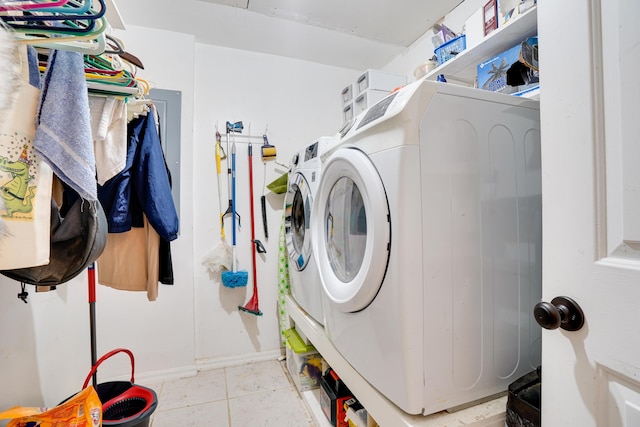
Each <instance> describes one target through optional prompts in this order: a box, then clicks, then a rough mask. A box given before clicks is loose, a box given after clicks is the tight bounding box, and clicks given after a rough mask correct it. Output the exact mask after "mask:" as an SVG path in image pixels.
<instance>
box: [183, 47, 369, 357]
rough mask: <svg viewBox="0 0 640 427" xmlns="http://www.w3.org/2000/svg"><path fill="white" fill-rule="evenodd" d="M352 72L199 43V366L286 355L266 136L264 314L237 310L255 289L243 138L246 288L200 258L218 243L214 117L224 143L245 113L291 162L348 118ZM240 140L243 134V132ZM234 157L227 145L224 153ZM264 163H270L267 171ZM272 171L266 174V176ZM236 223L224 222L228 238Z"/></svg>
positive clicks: (276, 205) (273, 167)
mask: <svg viewBox="0 0 640 427" xmlns="http://www.w3.org/2000/svg"><path fill="white" fill-rule="evenodd" d="M356 75H357V72H356V71H353V70H346V69H342V68H336V67H331V66H324V65H319V64H315V63H311V62H306V61H301V60H296V59H290V58H284V57H278V56H273V55H266V54H257V53H253V52H248V51H241V50H235V49H229V48H222V47H216V46H211V45H205V44H197V46H196V62H195V76H196V78H195V79H196V88H197V90H196V104H195V116H194V119H195V133H194V146H193V153H194V159H195V163H194V173H195V177H196V178H195V180H194V189H195V192H194V194H195V197H194V224H195V230H196V233H195V234H194V275H195V296H196V298H195V310H196V311H195V313H196V357H197V358H198V359H199V364H200V365H202V366H215V365H218V364H229V363H237V362H240V361H244V360H248V359H255V358H260V357H274V356H277V355H279V354H280V339H279V330H278V318H277V314H278V313H277V307H276V304H277V291H278V288H277V266H278V262H277V255H278V234H279V229H280V223H281V219H282V205H283V202H284V195H275V194H274V193H271V192H269V190H263V189H264V186H265V184H268V183H270V182H272V181H273V180H274V179H276V178H277V177H279V176H280V175H281V174H282V173H284V172H285V169H283V168H282V167H280V166H278V165H277V164H275V163H274V162H270V163H267V164H266V166H265V165H264V164H263V162H262V161H261V150H260V145H261V143H262V141H261V140H257V141H255V140H254V141H253V181H254V182H253V189H254V212H255V237H256V238H257V239H259V240H261V241H262V242H263V244H264V245H265V247H266V249H267V253H266V254H258V256H257V257H256V264H257V274H256V277H257V283H258V294H259V301H260V304H259V306H260V310H261V311H262V312H263V313H264V314H263V316H262V317H257V316H254V315H251V314H246V313H240V312H239V311H238V308H237V307H238V305H244V304H245V303H246V302H247V301H248V300H249V298H250V297H251V295H252V286H253V279H252V277H253V275H252V271H251V270H252V261H251V251H252V244H251V226H250V225H251V213H250V202H249V178H248V174H249V171H248V157H247V150H248V147H247V145H246V144H240V143H239V144H237V155H236V165H237V166H236V181H237V183H236V188H237V190H236V191H237V198H236V199H237V201H236V205H237V210H238V212H239V214H240V216H241V223H242V228H241V229H240V230H238V236H237V253H238V268H239V269H240V270H244V271H247V272H248V273H249V283H248V286H247V287H246V288H235V289H231V288H226V287H224V286H222V285H221V283H220V277H219V275H214V276H213V277H211V276H210V275H209V274H208V273H207V271H206V268H205V267H204V266H202V264H201V262H200V261H201V260H202V259H203V258H204V257H205V256H206V255H208V253H209V252H210V251H211V250H212V249H213V248H215V247H216V245H217V244H218V242H219V241H220V238H219V236H220V227H219V221H218V214H219V212H220V210H219V206H218V195H217V194H218V192H217V185H216V182H217V181H216V168H215V151H214V148H215V137H214V135H215V130H216V125H217V126H218V129H219V131H220V133H221V134H222V142H223V147H225V149H226V135H225V123H226V122H227V121H231V122H236V121H242V122H243V124H244V132H243V134H246V135H249V134H251V135H257V136H260V135H262V134H263V133H264V131H265V129H266V130H267V136H268V138H269V142H270V143H271V144H272V145H275V146H276V149H277V159H278V161H279V162H281V163H285V164H288V163H289V159H290V158H291V156H292V155H293V153H294V152H295V151H298V150H300V149H301V148H303V147H304V146H306V145H307V144H309V143H311V142H313V140H314V138H317V137H318V136H322V135H333V134H334V133H336V132H337V130H338V129H339V126H340V124H341V123H342V115H341V110H340V90H341V88H342V87H344V86H345V85H346V83H347V82H349V81H351V80H353V79H354V78H355V76H356ZM238 141H242V140H241V139H240V138H238ZM227 155H228V156H229V160H230V157H231V156H230V153H229V152H228V153H227ZM265 168H266V169H265ZM265 173H266V175H265ZM221 179H222V192H223V197H222V200H223V206H222V210H223V211H224V210H226V208H227V207H228V197H227V193H228V192H227V188H228V186H227V174H226V165H225V164H224V162H223V173H222V175H221ZM263 191H264V194H266V195H267V202H268V203H267V206H268V212H267V215H268V219H267V224H268V227H269V239H268V241H267V240H265V238H264V232H263V227H262V217H261V212H260V196H261V195H262V194H263ZM231 229H232V223H231V218H230V217H229V218H228V219H227V220H225V231H226V236H227V242H228V243H229V244H231Z"/></svg>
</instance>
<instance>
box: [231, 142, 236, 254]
mask: <svg viewBox="0 0 640 427" xmlns="http://www.w3.org/2000/svg"><path fill="white" fill-rule="evenodd" d="M231 215H232V218H233V233H232V237H233V239H232V240H233V242H232V244H233V246H235V245H236V143H235V142H234V143H233V145H232V146H231Z"/></svg>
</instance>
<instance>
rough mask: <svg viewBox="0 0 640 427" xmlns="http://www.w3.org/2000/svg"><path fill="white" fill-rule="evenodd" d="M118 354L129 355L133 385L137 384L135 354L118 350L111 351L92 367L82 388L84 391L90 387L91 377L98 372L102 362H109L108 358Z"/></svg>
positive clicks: (122, 349)
mask: <svg viewBox="0 0 640 427" xmlns="http://www.w3.org/2000/svg"><path fill="white" fill-rule="evenodd" d="M117 353H127V354H128V355H129V359H131V384H133V383H134V382H135V381H134V379H133V373H134V372H135V362H134V360H133V353H131V351H129V350H127V349H126V348H116V349H115V350H111V351H110V352H109V353H107V354H105V355H104V356H102V357H101V358H100V359H98V361H97V362H96V364H95V365H93V366H92V367H91V372H89V375H88V376H87V379H86V380H84V385H83V386H82V388H83V389H85V388H87V385H89V380H91V377H92V376H93V374H95V373H96V371H97V370H98V366H99V365H100V364H101V363H102V362H104V361H105V360H107V359H108V358H110V357H111V356H113V355H115V354H117Z"/></svg>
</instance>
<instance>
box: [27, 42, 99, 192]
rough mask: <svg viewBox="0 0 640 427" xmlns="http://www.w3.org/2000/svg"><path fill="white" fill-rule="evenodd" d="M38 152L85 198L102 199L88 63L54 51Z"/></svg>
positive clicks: (44, 90)
mask: <svg viewBox="0 0 640 427" xmlns="http://www.w3.org/2000/svg"><path fill="white" fill-rule="evenodd" d="M37 114H38V116H37V130H36V135H35V137H34V140H33V144H34V146H35V149H36V152H37V153H38V154H39V155H40V156H41V157H42V158H43V159H44V160H45V161H46V162H47V163H48V164H49V166H50V167H51V169H53V171H54V173H55V174H56V175H57V176H58V177H59V178H60V179H61V180H62V181H64V182H65V183H67V184H68V185H69V186H70V187H71V188H73V189H74V190H75V191H76V192H77V193H78V194H79V195H80V197H82V198H83V199H87V200H90V201H94V200H97V199H98V195H97V187H96V163H95V154H94V151H93V139H92V137H91V123H90V118H89V117H90V115H89V96H88V94H87V82H86V80H85V77H84V60H83V56H82V54H81V53H79V52H72V51H63V50H53V49H52V50H50V53H49V60H48V63H47V71H46V73H45V75H44V78H43V85H42V94H41V96H40V105H39V106H38V113H37Z"/></svg>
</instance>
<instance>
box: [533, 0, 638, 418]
mask: <svg viewBox="0 0 640 427" xmlns="http://www.w3.org/2000/svg"><path fill="white" fill-rule="evenodd" d="M639 18H640V2H639V1H637V0H564V1H557V0H539V2H538V33H539V41H540V64H541V86H542V92H541V99H540V101H541V105H540V109H541V131H542V206H543V301H544V302H550V301H551V300H552V299H553V298H555V297H557V296H566V297H569V298H572V299H573V300H575V301H576V302H577V303H578V304H579V306H580V307H581V308H582V310H583V312H584V319H585V320H584V326H583V327H582V328H581V329H579V330H577V331H573V332H571V331H566V330H564V329H555V330H543V335H542V425H543V427H556V426H576V427H590V426H602V427H617V426H629V427H631V426H640V132H639V131H638V130H637V129H638V126H639V125H640V78H639V76H638V74H639V73H640V27H639V26H638V19H639ZM547 308H548V307H547ZM549 314H551V312H549Z"/></svg>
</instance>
